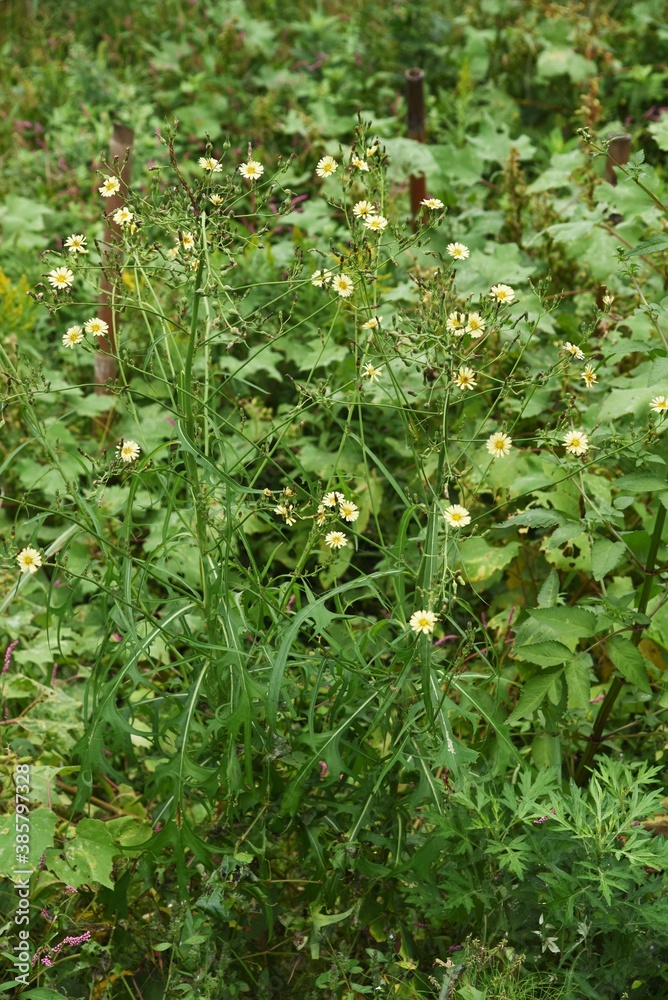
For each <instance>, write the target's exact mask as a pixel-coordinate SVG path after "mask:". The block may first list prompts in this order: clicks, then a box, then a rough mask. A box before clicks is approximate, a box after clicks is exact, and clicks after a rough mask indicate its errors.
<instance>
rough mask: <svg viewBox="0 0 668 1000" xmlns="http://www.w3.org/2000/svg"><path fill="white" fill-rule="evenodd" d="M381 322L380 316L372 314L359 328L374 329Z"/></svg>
mask: <svg viewBox="0 0 668 1000" xmlns="http://www.w3.org/2000/svg"><path fill="white" fill-rule="evenodd" d="M382 322H383V317H382V316H372V317H371V319H368V320H367V321H366V323H362V326H361V327H360V329H361V330H375V329H376V327H378V326H380V324H381V323H382Z"/></svg>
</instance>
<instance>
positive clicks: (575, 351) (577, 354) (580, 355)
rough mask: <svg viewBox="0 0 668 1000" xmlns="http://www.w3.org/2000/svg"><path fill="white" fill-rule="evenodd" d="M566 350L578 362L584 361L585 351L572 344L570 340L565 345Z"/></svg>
mask: <svg viewBox="0 0 668 1000" xmlns="http://www.w3.org/2000/svg"><path fill="white" fill-rule="evenodd" d="M564 350H565V351H568V353H569V354H570V355H572V357H574V358H575V360H576V361H584V351H581V350H580V348H579V347H578V346H577V345H576V344H571V342H570V340H567V341H566V343H565V344H564Z"/></svg>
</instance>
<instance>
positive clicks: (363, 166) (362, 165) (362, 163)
mask: <svg viewBox="0 0 668 1000" xmlns="http://www.w3.org/2000/svg"><path fill="white" fill-rule="evenodd" d="M350 162H351V166H353V167H357V169H358V170H364V171H367V172H368V170H369V164H368V163H367V162H366V160H363V159H362V158H361V157H359V156H356V157H355V158H354V159H353V160H351V161H350Z"/></svg>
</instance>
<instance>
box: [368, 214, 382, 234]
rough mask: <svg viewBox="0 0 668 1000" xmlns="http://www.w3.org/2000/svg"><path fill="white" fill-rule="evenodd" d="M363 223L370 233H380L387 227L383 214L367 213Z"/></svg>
mask: <svg viewBox="0 0 668 1000" xmlns="http://www.w3.org/2000/svg"><path fill="white" fill-rule="evenodd" d="M364 225H365V227H366V228H367V229H370V230H371V232H372V233H382V232H383V230H384V229H385V228H386V227H387V219H386V218H385V216H384V215H369V216H367V217H366V219H365V220H364Z"/></svg>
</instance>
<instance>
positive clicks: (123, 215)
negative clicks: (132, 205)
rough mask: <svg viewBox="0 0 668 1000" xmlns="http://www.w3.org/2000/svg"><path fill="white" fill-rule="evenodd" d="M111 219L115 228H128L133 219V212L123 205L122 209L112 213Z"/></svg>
mask: <svg viewBox="0 0 668 1000" xmlns="http://www.w3.org/2000/svg"><path fill="white" fill-rule="evenodd" d="M112 218H113V220H114V222H115V223H116V225H117V226H128V225H129V224H130V223H131V222H132V220H133V219H134V212H131V211H130V209H129V208H128V207H127V205H123V208H118V209H117V210H116V211H115V212H114V214H113V216H112Z"/></svg>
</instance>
